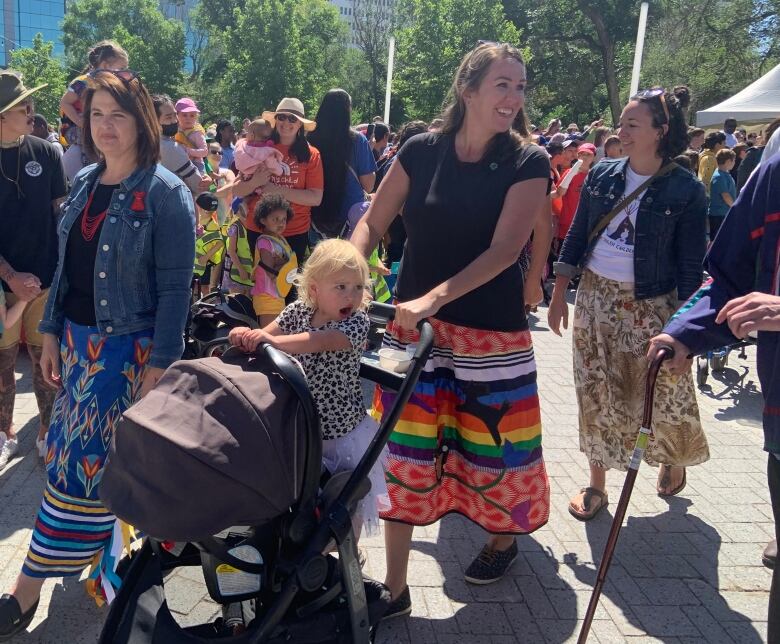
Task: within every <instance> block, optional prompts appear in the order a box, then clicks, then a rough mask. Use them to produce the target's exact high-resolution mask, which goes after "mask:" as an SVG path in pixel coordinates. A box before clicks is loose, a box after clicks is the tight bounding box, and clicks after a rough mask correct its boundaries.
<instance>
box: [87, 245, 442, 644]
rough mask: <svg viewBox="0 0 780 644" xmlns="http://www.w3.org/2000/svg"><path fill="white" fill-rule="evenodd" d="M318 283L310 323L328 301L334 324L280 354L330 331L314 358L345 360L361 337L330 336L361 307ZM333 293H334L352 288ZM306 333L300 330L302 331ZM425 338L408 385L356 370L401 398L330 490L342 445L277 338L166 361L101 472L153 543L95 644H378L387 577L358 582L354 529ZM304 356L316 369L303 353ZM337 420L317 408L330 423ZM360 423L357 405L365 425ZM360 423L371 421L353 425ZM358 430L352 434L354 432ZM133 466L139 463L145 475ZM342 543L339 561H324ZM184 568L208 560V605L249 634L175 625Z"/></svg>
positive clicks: (366, 365) (245, 340)
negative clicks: (169, 590) (170, 549)
mask: <svg viewBox="0 0 780 644" xmlns="http://www.w3.org/2000/svg"><path fill="white" fill-rule="evenodd" d="M324 243H328V242H324ZM342 243H343V242H342ZM324 250H327V246H326V247H325V249H324ZM315 266H316V264H315ZM316 274H317V276H318V277H319V275H320V273H316ZM322 274H324V273H322ZM322 285H323V281H322V279H320V280H319V282H318V283H317V288H316V290H315V291H313V294H314V295H315V297H316V298H317V299H316V306H317V308H316V309H311V310H310V311H309V312H310V314H311V315H310V317H309V318H307V319H305V322H306V323H307V324H309V325H313V324H316V323H318V322H322V321H323V320H322V318H321V317H317V316H315V315H314V314H315V313H316V312H317V311H318V310H319V309H320V308H321V307H322V306H323V305H324V306H325V308H326V310H330V306H331V304H330V303H335V304H339V306H337V307H335V309H334V311H336V312H337V313H338V315H337V316H336V317H335V318H334V319H332V320H328V321H327V322H325V323H324V325H323V326H324V327H325V329H324V330H323V331H310V332H304V333H301V334H295V335H291V336H290V335H288V336H281V335H275V334H272V335H270V338H271V339H272V340H273V342H275V343H279V344H280V346H281V345H283V344H284V343H285V342H288V343H291V344H288V345H287V346H286V347H285V348H286V349H288V350H290V351H294V350H295V349H296V348H297V349H298V350H299V351H301V350H304V351H305V350H306V349H309V352H310V353H312V352H311V348H312V347H310V346H307V345H306V344H305V343H306V342H307V341H309V342H311V341H312V336H317V335H318V334H320V333H322V334H323V335H322V336H321V337H319V338H318V339H317V341H321V342H323V343H333V344H326V345H324V346H323V347H322V348H321V349H320V351H321V352H322V351H325V354H321V355H326V354H327V353H334V354H336V353H340V352H341V353H349V354H350V356H351V355H352V352H353V351H357V347H356V346H355V345H353V343H352V341H351V340H352V335H353V331H351V330H350V331H349V334H350V335H349V336H347V335H346V334H344V336H345V338H346V340H347V342H348V345H349V346H348V347H347V345H346V344H344V343H343V342H342V343H338V342H337V340H341V339H340V338H338V336H337V335H336V334H337V333H343V332H341V331H336V332H335V333H329V332H327V331H330V330H333V329H334V328H336V327H338V325H339V323H343V322H345V321H347V320H349V319H350V318H354V316H355V314H356V311H355V309H353V310H352V311H347V308H349V306H350V305H349V304H343V303H340V302H337V301H336V298H335V297H334V298H333V299H332V300H330V299H329V298H328V296H325V297H323V296H322V293H323V292H322V291H321V287H322ZM338 285H340V286H338ZM338 285H337V286H338V288H337V289H336V291H337V292H340V291H341V290H342V287H343V285H344V283H343V282H339V283H338ZM354 290H355V292H357V290H358V289H357V287H355V289H354ZM308 292H312V291H308ZM361 298H362V296H361ZM355 301H356V302H357V303H358V304H355V305H352V306H354V307H359V306H360V302H361V299H359V298H356V299H355ZM326 302H328V303H327V304H326ZM292 311H293V312H294V311H296V309H292ZM378 311H379V312H384V313H385V315H386V316H388V317H391V316H392V313H391V311H392V307H384V308H382V307H381V306H376V305H374V306H373V307H372V309H371V314H372V319H375V313H377V312H378ZM388 311H390V313H388ZM299 312H300V311H299ZM283 315H284V314H283ZM363 315H365V314H363V313H362V312H361V315H360V316H357V318H356V319H357V320H360V322H357V321H356V319H352V320H351V321H350V324H349V325H347V326H348V327H352V326H355V327H356V328H358V327H359V328H360V331H359V333H358V332H357V331H355V332H354V335H355V337H357V336H358V335H359V334H362V337H363V339H364V340H365V333H366V332H367V330H368V324H367V320H366V321H363ZM289 318H290V320H288V321H285V319H284V317H283V316H280V320H278V321H277V324H278V326H279V330H280V331H281V330H282V327H283V326H284V328H294V327H287V326H286V325H287V324H288V323H289V324H292V323H293V320H294V319H297V318H293V317H292V316H289ZM364 328H365V331H364V330H363V329H364ZM271 330H273V327H272V329H271ZM268 333H269V329H268V328H266V330H265V334H268ZM301 335H303V336H307V337H296V336H301ZM267 337H269V336H267V335H263V334H258V333H256V332H252V331H250V330H249V329H246V330H244V331H242V332H236V342H237V343H238V344H240V345H241V346H242V347H245V348H246V349H252V348H257V344H258V343H259V342H262V340H264V339H266V338H267ZM432 341H433V334H432V329H431V328H430V325H428V324H427V323H423V324H422V325H421V336H420V342H419V344H418V346H417V351H416V353H415V356H414V357H413V358H412V360H411V365H410V367H409V369H408V371H407V373H406V375H405V376H402V375H398V374H394V373H389V372H386V371H383V370H382V369H380V368H378V367H377V366H375V363H373V362H372V361H370V360H363V362H362V363H360V367H359V368H360V375H361V376H362V377H364V378H367V379H369V380H372V381H373V382H377V383H379V384H380V385H382V386H384V387H385V388H386V389H388V390H391V391H395V392H397V393H396V399H395V404H394V405H393V406H392V407H391V408H390V409H389V410H388V411H387V413H386V414H385V416H384V417H383V419H382V424H381V426H380V428H379V430H378V432H376V435H375V436H373V438H372V439H371V440H370V441H369V444H368V446H367V447H366V448H365V454H362V457H361V455H360V454H357V453H356V452H355V454H354V456H353V461H352V462H351V463H350V465H351V467H354V470H352V471H350V470H346V471H344V472H342V473H340V474H336V475H335V476H333V477H331V478H330V480H329V481H328V482H327V483H326V484H325V485H324V487H323V488H322V489H320V474H321V466H322V463H323V461H325V462H328V458H327V452H328V449H327V443H329V442H330V443H332V444H338V443H339V442H341V443H342V445H343V446H346V445H347V443H345V442H344V440H345V439H344V438H336V439H332V438H329V439H327V440H325V441H323V440H322V438H323V436H324V431H325V428H324V426H323V427H322V429H321V427H320V422H319V414H318V409H319V404H318V403H319V401H318V400H317V401H315V400H314V397H313V396H312V395H311V392H310V391H309V388H310V386H311V385H312V377H311V376H310V374H308V373H307V376H306V377H307V379H308V380H309V386H307V383H306V380H304V377H303V375H302V373H301V371H300V370H299V369H298V368H297V367H296V366H295V365H294V363H293V361H292V360H291V359H290V358H289V357H287V356H286V355H285V354H283V353H282V352H280V351H278V350H277V349H275V348H274V347H273V346H271V344H270V343H263V344H262V350H261V351H259V352H258V353H254V354H244V353H242V352H240V351H237V350H235V349H234V350H231V351H229V352H228V353H227V354H225V356H223V359H222V360H219V359H215V358H210V359H202V360H193V361H180V362H178V363H176V364H175V365H173V366H172V367H171V369H169V371H168V372H167V373H166V374H165V376H164V377H163V379H162V380H161V382H160V385H159V386H158V388H157V389H155V390H154V391H152V392H151V393H150V394H149V396H148V397H147V398H146V399H144V400H143V401H141V403H139V404H138V405H136V406H135V407H134V408H132V409H131V410H130V411H129V412H128V414H127V416H126V417H125V420H124V421H123V422H124V423H125V424H128V425H132V426H131V427H127V428H126V430H125V431H118V432H116V438H115V442H114V444H113V445H112V449H111V457H110V463H109V465H108V466H107V468H106V472H105V474H104V479H103V486H102V488H101V495H102V497H103V501H104V502H105V503H106V504H107V505H108V507H109V508H110V509H111V510H112V512H115V513H117V514H118V516H120V517H122V518H123V519H124V520H126V521H127V522H129V523H131V524H133V525H135V526H136V527H138V528H139V529H141V530H143V531H144V532H145V533H146V534H148V535H150V538H149V539H148V540H147V543H146V544H145V546H144V548H143V549H142V550H141V552H140V553H138V554H136V556H135V558H134V560H133V562H132V563H131V565H130V568H129V570H128V572H127V574H126V577H125V580H124V583H123V586H122V588H121V589H120V591H119V594H118V596H117V598H116V600H115V601H114V603H113V604H112V605H111V611H110V614H109V617H108V619H107V622H106V625H105V627H104V631H103V635H102V638H101V642H102V643H103V644H108V643H109V642H110V643H111V644H120V643H122V642H134V643H136V644H141V643H143V644H146V643H149V644H151V643H153V642H160V643H162V642H164V643H165V644H169V643H178V642H205V641H226V642H228V641H229V642H242V643H243V642H298V643H300V644H303V643H305V642H312V643H313V642H353V643H365V642H368V641H370V639H371V636H372V630H373V626H374V625H375V624H376V623H378V621H379V619H380V618H381V616H382V614H383V613H384V611H385V610H386V608H387V605H388V603H389V594H388V593H387V591H386V589H385V588H384V586H382V585H381V584H379V583H378V582H373V581H370V580H367V579H364V578H363V577H362V576H361V573H360V568H359V565H358V561H357V550H356V545H355V536H354V532H353V520H354V519H355V517H356V515H360V516H363V517H368V516H370V515H371V514H372V513H373V508H372V505H371V502H370V501H369V502H367V503H364V504H363V505H364V508H363V510H362V512H360V511H358V509H357V504H358V502H359V501H360V500H361V499H363V498H364V497H366V495H367V494H368V493H369V488H370V485H369V479H370V478H371V477H370V473H371V472H372V470H375V469H376V466H377V462H378V460H379V458H380V456H381V453H382V451H383V449H384V446H385V444H386V442H387V439H388V437H389V435H390V433H391V432H392V429H393V426H394V425H395V422H396V421H397V419H398V416H399V414H400V412H401V409H402V408H403V406H404V405H405V404H406V402H407V401H408V399H409V397H410V396H411V394H412V391H413V390H414V386H415V384H416V381H417V378H418V377H419V374H420V371H421V369H422V367H423V365H424V363H425V361H426V359H427V356H428V354H429V353H430V350H431V346H432ZM295 342H297V343H299V344H298V345H295V344H292V343H295ZM331 346H332V347H333V348H332V349H330V351H328V349H327V347H331ZM358 353H359V351H358ZM299 355H300V356H301V357H302V358H303V361H304V362H306V361H307V357H306V356H307V354H306V353H302V354H299ZM310 358H311V356H310ZM350 364H356V363H350ZM310 368H311V367H310ZM345 370H346V369H344V371H345ZM342 375H343V373H342ZM348 380H350V381H352V380H355V381H356V378H349V379H348ZM340 392H342V393H343V387H341V388H340V389H339V390H337V391H331V390H330V389H328V390H326V391H325V394H324V395H325V396H326V397H329V398H331V399H333V400H337V399H338V398H337V397H338V395H339V393H340ZM347 398H348V396H345V397H344V398H342V399H340V400H341V402H340V403H339V410H338V411H339V412H340V413H341V412H343V413H347V411H348V408H347V405H346V400H347ZM330 413H331V412H330V410H326V409H325V408H324V407H323V415H324V414H330ZM362 414H363V415H365V409H362ZM356 416H357V413H356V412H355V420H356V421H357V418H356ZM334 418H335V417H334ZM361 423H362V419H361V420H360V421H359V422H357V423H356V424H357V425H361ZM343 430H344V426H342V425H338V424H334V425H332V426H331V431H335V432H340V433H344V431H343ZM358 431H359V428H357V427H356V428H355V430H354V431H353V432H351V433H352V434H355V435H358V434H356V433H357V432H358ZM346 438H349V434H347V437H346ZM323 442H324V443H325V445H326V447H325V448H323ZM361 445H362V443H361ZM360 449H362V447H361V448H360ZM347 451H349V450H347V449H345V452H347ZM323 454H325V458H323ZM357 458H359V461H358V460H357ZM139 462H143V463H144V468H143V473H142V474H139V471H138V463H139ZM338 467H339V465H338V462H336V466H335V468H338ZM374 492H375V490H374V491H372V493H371V497H373V496H374ZM368 525H369V526H370V522H369V524H368ZM233 526H249V527H248V528H243V529H240V530H238V529H235V528H234V527H233ZM226 533H229V534H227V535H226ZM212 535H217V536H212ZM225 535H226V536H225ZM161 540H170V541H178V542H191V543H194V544H195V545H196V546H197V550H196V551H195V552H196V556H195V557H194V558H193V557H185V556H182V557H178V558H177V557H172V556H170V555H168V554H166V552H165V550H164V549H163V548H162V547H161V544H160V541H161ZM333 540H335V542H336V544H337V547H338V551H339V557H338V559H336V558H335V557H333V556H331V555H328V554H327V551H328V549H329V543H331V542H332V541H333ZM188 548H189V549H190V550H193V548H192V546H188ZM180 565H201V566H202V568H203V572H204V576H205V578H206V584H207V586H208V589H209V592H210V594H211V595H212V597H213V598H214V599H215V601H218V602H220V603H222V604H223V605H229V610H233V609H235V608H236V607H237V606H238V605H240V606H241V608H242V610H241V611H239V614H242V615H243V616H244V621H245V624H246V631H245V632H243V633H241V634H238V635H234V633H235V631H233V630H232V629H231V628H228V627H227V626H228V625H227V623H226V622H225V621H224V620H222V619H218V620H217V621H216V622H215V623H213V624H204V625H200V626H196V627H190V628H186V629H185V628H182V627H180V626H179V625H178V624H177V623H176V622H175V621H174V620H173V618H172V617H171V614H170V611H169V610H168V608H167V604H166V602H165V594H164V583H163V573H164V572H165V571H166V570H169V569H171V568H173V567H176V566H180Z"/></svg>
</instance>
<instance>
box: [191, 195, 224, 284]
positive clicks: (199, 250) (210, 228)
mask: <svg viewBox="0 0 780 644" xmlns="http://www.w3.org/2000/svg"><path fill="white" fill-rule="evenodd" d="M195 204H196V206H197V208H196V210H197V211H198V228H197V231H196V232H197V237H196V239H195V267H194V273H195V277H196V278H197V279H198V281H199V282H200V295H201V297H202V296H203V295H204V292H203V291H204V288H203V285H204V283H206V284H207V285H208V289H209V291H211V290H213V289H214V288H216V286H217V284H218V283H219V267H220V265H221V264H222V259H223V257H224V255H225V237H224V235H223V231H222V228H221V227H220V225H219V223H218V222H217V220H216V217H215V212H216V209H217V198H216V197H215V196H214V195H213V194H212V193H210V192H204V193H201V194H200V195H198V198H197V199H196V200H195Z"/></svg>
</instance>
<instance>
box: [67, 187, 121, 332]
mask: <svg viewBox="0 0 780 644" xmlns="http://www.w3.org/2000/svg"><path fill="white" fill-rule="evenodd" d="M117 188H119V185H113V186H108V185H103V184H102V183H98V184H97V186H96V187H95V191H94V192H93V193H92V202H91V203H90V202H87V203H88V204H89V216H90V218H94V217H96V216H97V215H98V214H99V213H102V212H103V211H105V210H108V206H109V204H110V203H111V196H112V195H113V194H114V190H116V189H117ZM86 210H87V209H86V208H85V209H84V210H83V211H82V212H81V214H80V215H79V216H78V217H77V218H76V220H75V221H74V222H73V226H72V227H71V229H70V234H69V235H68V244H67V246H66V247H65V277H66V279H67V280H68V290H67V292H66V293H65V298H64V299H63V302H62V309H63V312H64V314H65V317H66V318H68V319H69V320H70V321H71V322H74V323H76V324H83V325H84V326H96V325H97V321H96V319H95V257H97V251H98V242H99V241H100V231H101V230H102V228H103V222H102V221H101V222H100V225H99V226H97V228H96V229H94V233H95V234H94V236H93V237H92V239H90V240H87V239H85V238H84V233H83V231H82V224H83V222H84V213H85V211H86Z"/></svg>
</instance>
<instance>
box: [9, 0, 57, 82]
mask: <svg viewBox="0 0 780 644" xmlns="http://www.w3.org/2000/svg"><path fill="white" fill-rule="evenodd" d="M65 4H66V0H0V6H2V11H1V12H0V37H2V41H0V45H2V46H0V66H2V67H5V66H6V65H7V64H8V55H9V54H10V52H11V50H13V49H16V48H17V47H29V46H30V45H32V41H33V38H34V37H35V34H38V33H39V34H41V35H42V36H43V39H44V40H47V41H50V42H53V43H54V53H55V54H56V55H62V53H63V47H62V39H61V34H62V32H61V31H60V23H61V22H62V18H63V17H64V15H65Z"/></svg>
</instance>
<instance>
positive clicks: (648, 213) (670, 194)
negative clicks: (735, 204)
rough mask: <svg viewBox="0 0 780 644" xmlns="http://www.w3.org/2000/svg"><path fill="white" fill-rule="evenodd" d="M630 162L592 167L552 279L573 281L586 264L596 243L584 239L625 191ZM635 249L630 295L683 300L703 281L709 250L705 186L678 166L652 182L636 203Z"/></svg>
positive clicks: (639, 297)
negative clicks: (670, 296)
mask: <svg viewBox="0 0 780 644" xmlns="http://www.w3.org/2000/svg"><path fill="white" fill-rule="evenodd" d="M627 164H628V159H604V160H603V161H601V162H599V163H597V164H596V165H595V166H594V167H593V168H591V170H590V172H589V173H588V177H587V178H586V179H585V183H584V184H583V186H582V192H581V194H580V203H579V206H578V208H577V212H576V214H575V215H574V221H573V222H572V225H571V228H569V232H568V234H567V235H566V239H565V240H564V242H563V248H562V249H561V253H560V256H559V258H558V259H559V261H558V262H556V263H555V264H554V269H555V274H556V275H563V276H566V277H574V276H575V275H577V274H578V273H579V272H580V271H581V270H582V269H583V268H585V266H586V265H587V262H588V259H589V257H590V254H591V251H592V250H593V247H594V246H595V245H596V241H597V239H594V240H593V241H592V242H591V243H590V244H589V243H588V235H589V234H590V232H591V231H592V230H593V229H595V228H596V226H597V225H598V222H599V221H601V218H602V217H603V216H604V215H606V214H607V213H608V212H610V211H611V210H612V208H614V207H615V204H616V203H617V200H618V199H619V198H620V196H621V195H622V194H623V192H624V191H625V187H626V166H627ZM635 239H636V241H635V245H634V295H635V297H636V298H637V299H646V298H650V297H656V296H658V295H663V294H664V293H668V292H669V291H671V290H672V289H674V288H675V287H676V288H677V297H678V299H680V300H686V299H688V297H689V296H690V295H691V294H692V293H693V292H694V291H695V290H696V289H698V288H699V286H700V285H701V282H702V260H703V258H704V252H705V250H706V246H707V202H706V198H705V196H704V186H703V185H702V183H701V182H700V181H699V180H698V179H697V178H696V177H695V176H694V175H693V174H692V173H690V172H688V171H687V170H685V169H683V168H680V167H677V168H675V169H674V170H672V171H671V172H670V173H669V174H667V175H665V176H663V177H659V178H657V179H655V180H654V181H653V182H652V183H651V184H650V186H649V187H648V188H647V191H646V192H645V194H644V196H643V197H642V200H641V201H640V203H639V212H638V213H637V218H636V237H635Z"/></svg>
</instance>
